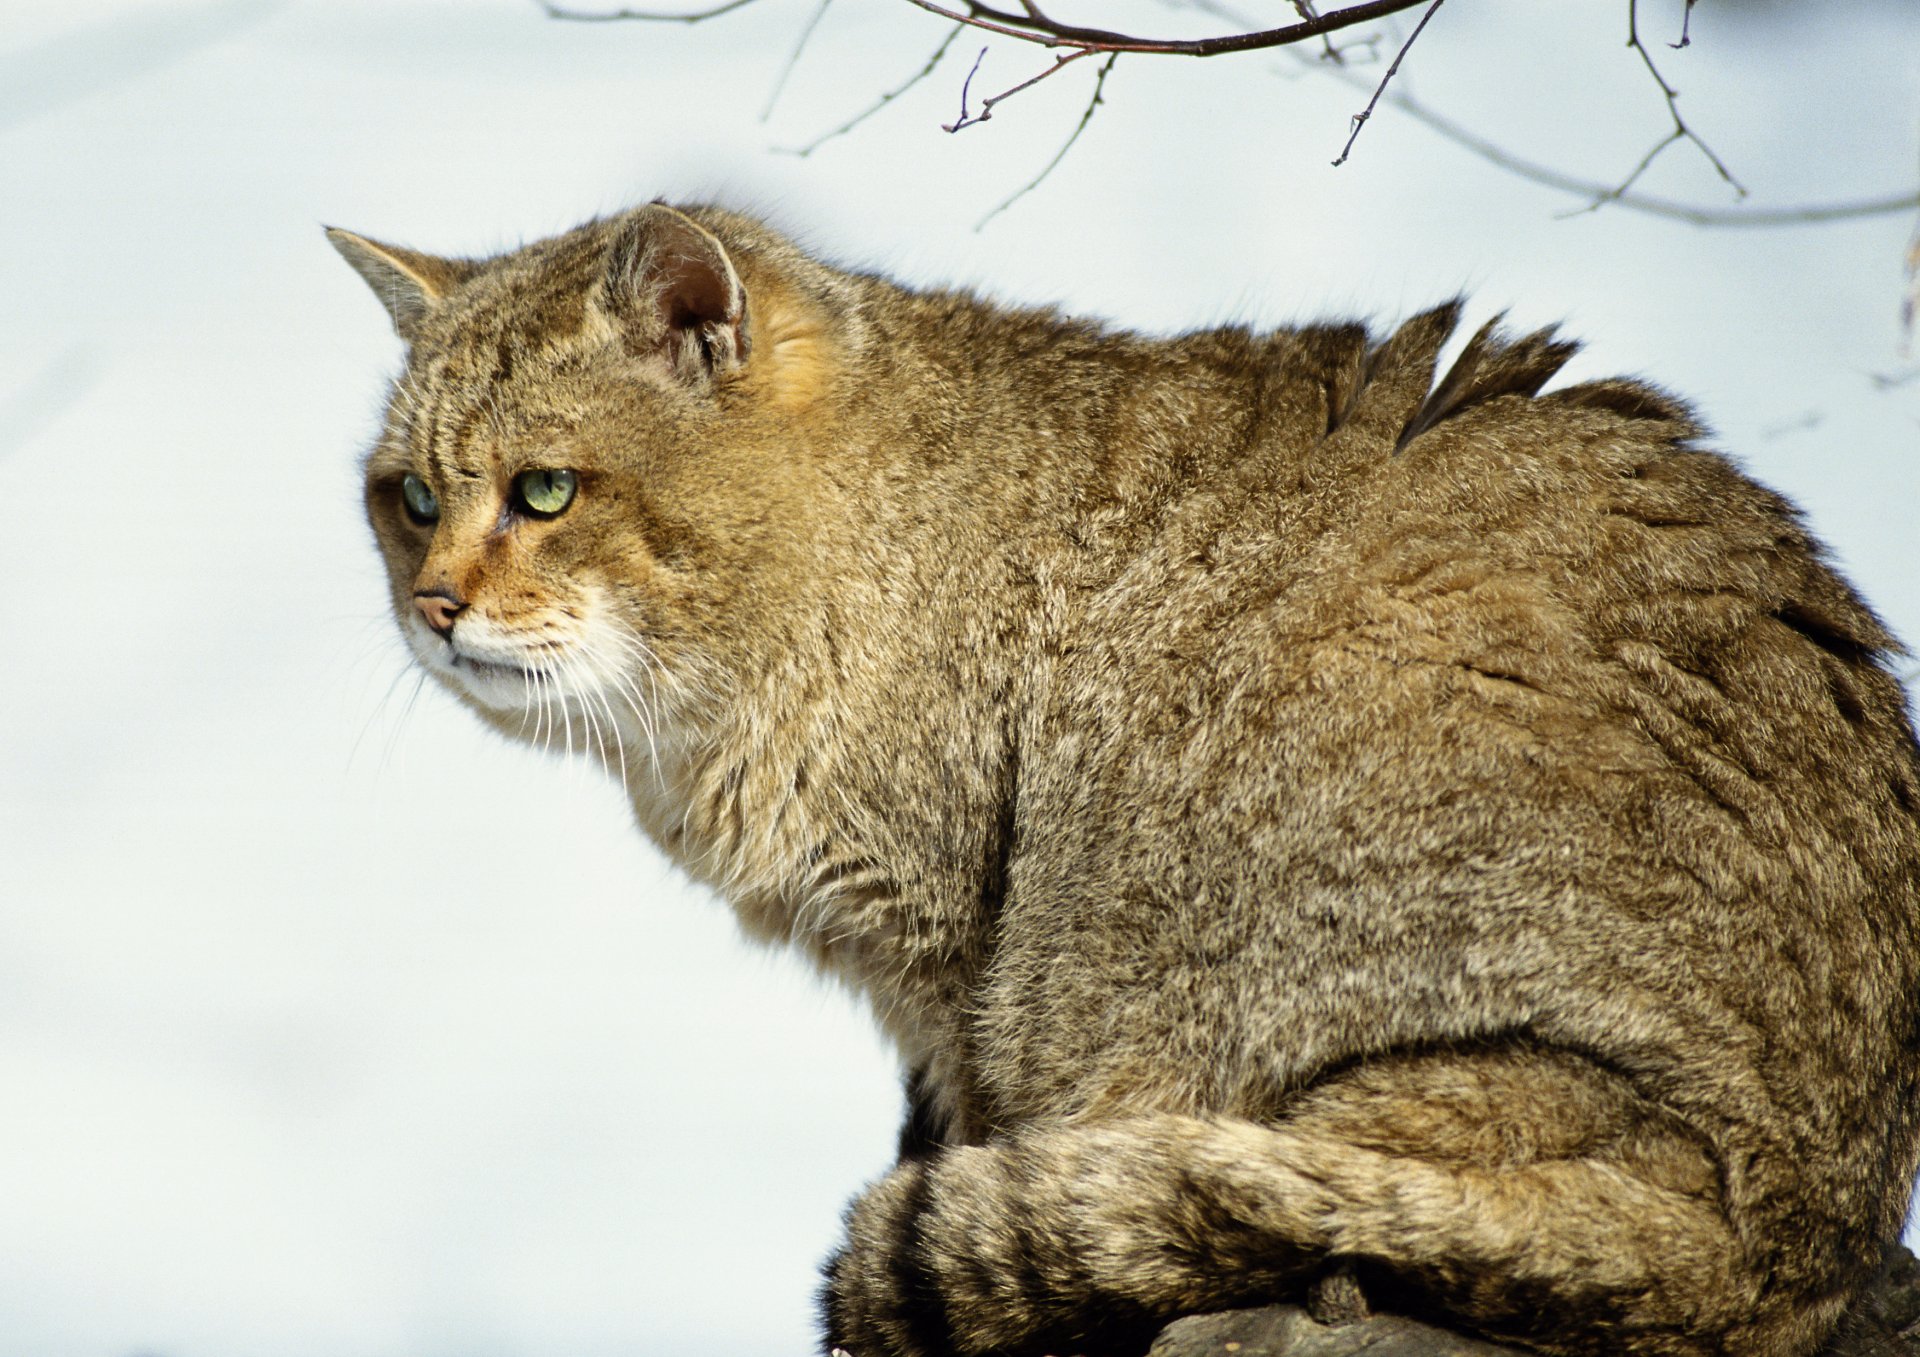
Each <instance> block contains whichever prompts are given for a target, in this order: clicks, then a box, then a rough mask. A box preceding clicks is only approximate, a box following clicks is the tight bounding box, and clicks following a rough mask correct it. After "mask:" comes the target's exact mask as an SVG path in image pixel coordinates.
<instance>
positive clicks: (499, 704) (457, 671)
mask: <svg viewBox="0 0 1920 1357" xmlns="http://www.w3.org/2000/svg"><path fill="white" fill-rule="evenodd" d="M431 668H432V669H433V672H434V673H436V674H438V675H439V676H440V678H441V679H442V680H443V681H444V682H446V683H448V684H449V685H451V686H453V687H455V688H458V689H459V690H460V691H461V692H463V693H465V694H466V695H467V696H468V697H471V698H472V699H473V700H474V701H475V702H478V703H479V704H480V705H481V706H483V707H485V708H487V709H488V710H489V711H495V712H500V713H502V714H508V713H512V712H520V711H526V710H527V709H528V708H529V707H531V706H534V705H535V704H536V703H537V702H538V700H539V699H538V695H539V692H540V685H541V683H542V680H541V679H540V678H539V677H538V676H537V675H536V674H534V673H533V672H531V671H529V670H525V669H520V668H509V667H508V666H506V665H498V664H487V663H485V662H484V661H477V660H470V659H467V658H465V657H462V656H451V655H440V656H438V657H436V658H435V660H434V662H433V664H432V666H431ZM547 682H551V680H547Z"/></svg>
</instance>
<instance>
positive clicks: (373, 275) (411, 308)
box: [327, 226, 476, 344]
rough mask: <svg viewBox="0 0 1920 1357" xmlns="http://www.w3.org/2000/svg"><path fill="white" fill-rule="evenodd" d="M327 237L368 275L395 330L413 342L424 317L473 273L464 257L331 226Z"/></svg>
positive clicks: (349, 260) (355, 269)
mask: <svg viewBox="0 0 1920 1357" xmlns="http://www.w3.org/2000/svg"><path fill="white" fill-rule="evenodd" d="M327 239H328V240H330V241H332V242H333V248H334V249H336V250H338V251H340V254H341V256H342V257H343V258H344V259H345V260H346V261H347V262H348V263H349V264H351V265H353V268H354V272H356V273H358V274H359V275H360V276H361V277H362V278H364V279H366V280H367V286H368V287H371V288H372V289H373V293H374V295H375V296H376V297H378V298H379V299H380V302H381V304H382V305H383V306H385V307H386V308H387V314H388V315H390V316H392V317H393V328H394V332H395V333H396V334H398V335H399V336H400V337H401V338H402V339H404V340H406V341H407V342H408V343H409V344H411V343H412V342H413V341H414V340H415V339H417V338H418V337H419V333H420V325H421V322H423V321H425V320H426V318H427V316H428V315H429V314H430V313H431V312H432V311H433V308H434V307H436V306H438V305H439V304H440V303H441V302H442V301H443V300H445V299H446V296H447V294H448V293H449V292H452V291H453V290H454V289H455V288H456V287H458V286H460V284H461V283H463V282H465V281H466V280H467V279H468V278H470V277H472V276H473V272H474V269H475V267H476V266H475V265H474V264H472V263H471V262H469V261H468V260H465V259H441V258H439V257H438V256H435V255H430V254H421V253H420V252H419V251H417V250H403V249H401V248H400V247H399V246H398V245H383V244H381V243H380V242H379V241H377V240H369V239H367V238H366V237H365V236H358V235H355V234H354V233H353V232H351V231H342V230H341V229H340V228H339V227H337V226H329V227H328V228H327Z"/></svg>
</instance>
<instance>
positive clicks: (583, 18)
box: [533, 0, 754, 24]
mask: <svg viewBox="0 0 1920 1357" xmlns="http://www.w3.org/2000/svg"><path fill="white" fill-rule="evenodd" d="M533 2H534V4H536V5H538V6H540V8H541V9H543V10H545V11H546V14H547V17H548V18H549V19H565V20H567V21H568V22H569V23H576V24H612V23H625V22H627V21H628V20H637V21H639V22H642V23H660V24H697V23H700V22H701V21H702V20H705V19H717V18H719V17H720V16H721V15H722V14H731V13H732V12H733V11H734V10H736V9H745V8H746V7H747V6H748V5H751V4H752V3H753V2H754V0H726V3H725V4H721V5H715V6H714V7H713V8H711V9H696V10H688V11H685V12H683V13H679V14H656V13H654V12H652V11H651V10H644V9H611V10H601V11H595V10H585V9H567V8H566V7H564V6H562V5H556V4H553V3H551V0H533Z"/></svg>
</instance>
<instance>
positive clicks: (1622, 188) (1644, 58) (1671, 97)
mask: <svg viewBox="0 0 1920 1357" xmlns="http://www.w3.org/2000/svg"><path fill="white" fill-rule="evenodd" d="M1687 8H1688V11H1689V13H1691V11H1692V8H1693V7H1692V5H1688V7H1687ZM1683 36H1684V31H1683ZM1688 41H1689V42H1691V41H1692V39H1691V38H1689V39H1688ZM1627 46H1628V47H1631V48H1632V49H1633V50H1634V51H1636V52H1638V53H1639V54H1640V61H1641V64H1643V65H1644V66H1645V67H1646V68H1647V74H1648V75H1650V76H1652V77H1653V83H1654V84H1656V85H1658V86H1659V87H1660V94H1661V97H1662V98H1664V99H1665V100H1666V101H1667V113H1668V114H1669V115H1670V116H1671V117H1672V118H1673V131H1671V132H1669V133H1668V134H1667V135H1666V136H1665V137H1663V138H1662V139H1661V140H1659V141H1657V142H1655V143H1654V145H1653V148H1652V149H1651V150H1649V151H1648V152H1647V153H1646V154H1645V155H1644V156H1642V157H1641V158H1640V163H1639V164H1638V165H1635V166H1634V167H1633V172H1632V173H1631V174H1629V175H1628V176H1627V177H1626V178H1625V179H1623V180H1621V181H1620V182H1619V183H1618V184H1616V185H1615V186H1614V187H1613V188H1611V189H1607V190H1604V191H1602V192H1601V193H1599V194H1596V195H1595V196H1594V199H1593V201H1592V202H1590V203H1588V204H1587V206H1586V207H1585V208H1584V209H1582V210H1584V211H1587V212H1595V211H1598V210H1599V209H1600V208H1602V207H1605V206H1606V205H1607V204H1608V203H1611V202H1618V201H1619V200H1620V198H1621V197H1622V196H1624V195H1625V194H1626V192H1627V191H1628V190H1629V189H1631V188H1632V187H1633V186H1634V184H1635V183H1636V182H1637V181H1638V180H1639V178H1640V176H1641V175H1643V174H1645V173H1646V172H1647V170H1648V168H1649V167H1650V166H1651V165H1652V164H1653V162H1654V161H1655V160H1657V159H1659V158H1660V153H1661V152H1662V151H1664V150H1666V149H1667V147H1669V146H1671V145H1673V144H1674V143H1675V142H1677V141H1690V142H1692V143H1693V144H1694V145H1695V146H1697V147H1698V148H1699V149H1700V154H1701V155H1703V156H1705V157H1706V158H1707V163H1708V164H1710V165H1712V166H1713V168H1714V170H1715V171H1716V172H1718V174H1719V175H1720V177H1721V178H1722V179H1724V180H1726V181H1727V183H1729V184H1731V185H1732V186H1733V191H1734V194H1735V196H1736V197H1740V198H1744V197H1746V196H1747V190H1746V186H1745V185H1744V184H1742V183H1741V182H1740V181H1739V180H1738V179H1735V178H1734V177H1733V172H1732V171H1731V170H1729V169H1728V168H1727V167H1726V165H1725V164H1724V163H1723V162H1722V161H1721V159H1720V157H1719V156H1718V155H1716V154H1714V150H1713V148H1712V147H1711V146H1709V145H1707V143H1706V142H1705V141H1704V140H1702V139H1701V137H1700V134H1699V133H1697V132H1695V131H1694V130H1693V129H1692V128H1691V127H1689V126H1687V120H1686V119H1685V118H1683V117H1681V116H1680V91H1679V90H1676V89H1675V88H1674V87H1673V86H1672V85H1669V84H1668V83H1667V78H1666V77H1665V76H1663V75H1661V74H1660V68H1659V67H1658V66H1656V65H1654V64H1653V53H1651V52H1649V51H1648V50H1647V45H1646V44H1645V43H1643V42H1641V41H1640V0H1627Z"/></svg>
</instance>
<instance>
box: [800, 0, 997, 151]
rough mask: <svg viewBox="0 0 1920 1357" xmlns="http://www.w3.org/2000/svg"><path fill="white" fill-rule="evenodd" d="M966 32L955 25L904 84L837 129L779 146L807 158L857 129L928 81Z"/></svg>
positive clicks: (901, 83)
mask: <svg viewBox="0 0 1920 1357" xmlns="http://www.w3.org/2000/svg"><path fill="white" fill-rule="evenodd" d="M966 31H967V26H966V25H965V24H955V25H954V26H953V27H952V28H951V29H950V30H948V32H947V36H946V37H945V38H943V39H941V42H940V45H939V46H938V47H936V48H934V49H933V55H932V56H930V57H928V58H927V64H926V65H924V66H922V67H921V68H920V69H919V70H917V71H915V72H914V73H913V74H912V75H910V76H908V77H907V78H906V79H905V80H903V81H901V82H900V84H898V85H896V86H894V87H893V88H892V89H890V90H888V91H887V92H886V93H885V94H882V95H881V96H880V97H879V98H878V99H876V100H874V101H873V102H872V103H871V104H868V105H867V106H866V107H865V108H864V109H862V110H861V111H860V112H858V113H856V114H854V115H853V116H852V117H851V118H849V119H847V120H846V121H845V122H843V123H841V124H840V125H839V126H838V127H836V128H834V129H833V130H832V131H830V132H822V133H821V134H820V135H819V136H817V137H815V138H814V139H813V140H812V141H810V142H808V143H807V144H806V145H805V146H790V147H779V148H777V149H779V150H780V151H781V152H782V153H783V154H786V155H797V156H801V157H805V156H810V155H812V154H813V153H814V152H815V151H817V150H819V149H820V148H821V147H822V146H824V145H826V144H827V143H828V142H830V141H832V140H833V139H834V138H835V137H843V136H845V135H846V134H847V133H849V132H851V131H853V129H854V128H856V127H858V126H859V125H860V124H861V123H863V122H865V121H866V120H867V119H868V118H871V117H872V116H873V115H874V114H876V113H878V112H879V111H880V110H881V109H883V108H885V107H886V106H887V105H888V104H890V103H892V102H893V101H894V100H895V99H898V98H899V97H900V96H901V95H903V94H905V93H906V92H907V91H908V90H910V89H912V88H913V87H914V86H915V85H917V84H919V83H920V82H921V81H922V80H925V79H926V78H927V77H928V76H930V75H932V74H933V72H934V70H935V69H936V68H937V67H938V66H939V65H940V63H941V61H943V60H944V59H945V58H946V55H947V51H948V49H950V48H951V47H952V46H953V44H954V40H955V39H957V38H958V37H959V36H960V35H961V34H962V33H964V32H966Z"/></svg>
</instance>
